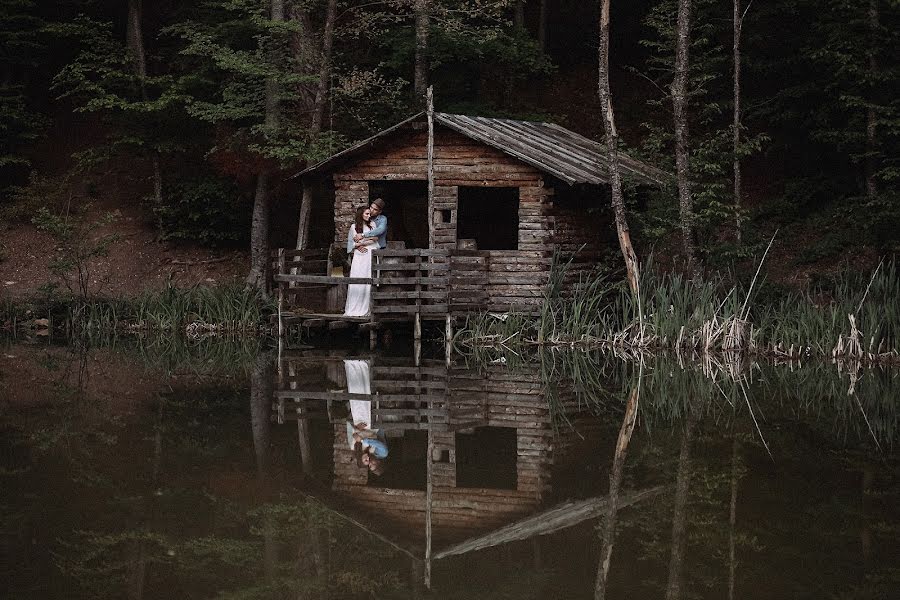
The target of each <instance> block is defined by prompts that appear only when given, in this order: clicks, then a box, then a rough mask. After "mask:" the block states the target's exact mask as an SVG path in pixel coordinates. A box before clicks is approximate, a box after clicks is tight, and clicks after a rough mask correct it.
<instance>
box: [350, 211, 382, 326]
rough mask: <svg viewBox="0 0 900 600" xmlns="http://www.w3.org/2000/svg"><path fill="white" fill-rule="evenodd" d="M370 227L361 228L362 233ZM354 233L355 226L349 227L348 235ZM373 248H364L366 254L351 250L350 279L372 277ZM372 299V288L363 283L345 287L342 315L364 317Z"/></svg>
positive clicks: (367, 312)
mask: <svg viewBox="0 0 900 600" xmlns="http://www.w3.org/2000/svg"><path fill="white" fill-rule="evenodd" d="M370 229H371V228H370V227H363V233H365V232H366V231H369V230H370ZM355 233H356V225H351V226H350V235H351V236H353V235H354V234H355ZM374 249H375V246H374V245H372V246H366V252H364V253H363V252H360V251H359V250H357V249H354V250H353V257H352V258H351V259H350V260H351V262H350V277H371V276H372V250H374ZM371 298H372V286H371V285H368V284H365V283H351V284H350V285H348V286H347V304H345V305H344V314H345V315H346V316H348V317H365V316H367V315H368V314H369V302H370V300H371Z"/></svg>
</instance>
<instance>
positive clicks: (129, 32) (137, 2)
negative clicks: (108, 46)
mask: <svg viewBox="0 0 900 600" xmlns="http://www.w3.org/2000/svg"><path fill="white" fill-rule="evenodd" d="M143 17H144V6H143V0H128V22H127V24H126V26H125V41H126V45H127V47H128V52H129V54H130V55H131V60H132V62H133V65H134V74H135V75H137V77H138V81H139V82H140V88H141V99H142V100H143V101H144V102H146V101H147V100H148V96H147V53H146V51H145V49H144V32H143V21H144V18H143ZM150 161H151V163H152V165H153V200H154V202H155V203H156V206H161V205H162V168H161V167H160V166H159V163H160V158H159V150H154V151H153V155H152V156H151V159H150Z"/></svg>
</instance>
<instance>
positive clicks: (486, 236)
mask: <svg viewBox="0 0 900 600" xmlns="http://www.w3.org/2000/svg"><path fill="white" fill-rule="evenodd" d="M433 131H434V137H433V140H434V141H433V147H434V151H433V163H432V164H433V193H432V195H431V197H430V198H429V190H428V188H429V185H428V184H429V177H428V175H429V172H428V165H429V161H428V126H427V119H426V115H425V114H424V113H420V114H418V115H415V116H413V117H411V118H409V119H407V120H405V121H403V122H402V123H398V124H397V125H395V126H393V127H390V128H389V129H386V130H384V131H382V132H380V133H378V134H377V135H375V136H373V137H371V138H369V139H367V140H364V141H362V142H360V143H358V144H356V145H354V146H352V147H350V148H348V149H346V150H344V151H342V152H339V153H338V154H335V155H334V156H332V157H330V158H328V159H327V160H324V161H322V162H320V163H319V164H316V165H314V166H312V167H310V168H308V169H306V170H305V171H303V172H301V173H299V174H298V176H299V177H301V178H302V182H303V186H304V198H305V199H306V201H305V202H304V204H305V205H306V207H307V209H308V208H309V205H310V204H312V205H319V206H321V205H322V204H327V205H329V206H333V237H332V239H333V242H334V245H335V247H336V248H340V247H342V246H343V245H344V244H345V243H346V239H347V232H348V230H349V227H350V225H351V224H352V223H353V218H354V214H355V211H356V209H357V208H358V207H360V206H364V205H367V204H368V203H369V202H371V201H372V200H373V199H375V198H382V199H384V200H385V202H386V203H387V206H386V209H385V215H386V216H387V217H388V223H389V229H388V236H387V237H388V240H389V244H390V247H389V250H388V251H382V252H381V253H380V254H382V260H381V262H382V263H388V264H392V263H396V262H398V261H399V262H407V263H409V262H418V263H421V262H427V263H430V264H435V263H436V264H439V265H440V264H443V265H446V269H445V270H441V269H437V270H435V269H434V268H430V269H422V270H421V271H416V272H415V273H413V274H414V275H416V276H417V277H424V276H427V275H434V276H441V277H443V278H444V279H445V280H446V281H441V283H440V284H436V285H435V286H434V289H443V288H440V285H441V284H443V283H446V284H448V285H449V286H450V288H452V290H456V291H458V292H460V294H459V295H458V296H457V297H456V298H451V299H450V300H449V301H448V300H446V299H442V302H440V303H438V304H448V306H447V311H448V312H450V313H460V312H462V313H464V312H467V311H469V310H478V309H491V310H498V311H499V310H510V309H515V310H520V311H524V312H529V311H533V310H535V309H536V307H537V306H538V305H539V304H540V302H541V298H542V296H543V293H544V286H545V284H546V282H547V280H548V275H549V273H550V267H551V260H552V257H553V254H554V251H560V252H561V253H562V254H563V255H564V256H571V255H574V254H576V253H578V255H579V260H577V261H576V263H577V264H576V266H575V268H574V269H573V271H572V273H571V276H572V277H573V278H574V277H576V276H577V275H576V271H577V270H580V269H586V268H590V267H591V266H592V265H595V264H596V263H597V260H598V259H599V258H600V257H601V256H602V255H603V254H604V253H609V252H618V248H617V246H616V241H615V240H616V236H615V227H614V224H613V221H612V218H611V211H610V210H609V205H610V193H609V186H608V175H607V173H608V169H607V159H606V152H605V147H604V146H603V145H602V144H600V143H598V142H595V141H593V140H590V139H588V138H585V137H583V136H581V135H579V134H577V133H574V132H572V131H569V130H567V129H565V128H563V127H560V126H558V125H554V124H551V123H538V122H527V121H514V120H509V119H494V118H484V117H469V116H464V115H455V114H446V113H435V114H434V128H433ZM620 162H621V167H622V171H623V175H624V177H625V179H626V180H630V181H632V182H634V183H635V184H636V185H638V186H645V187H646V186H660V185H663V184H664V182H665V181H666V175H665V174H664V173H662V172H661V171H659V170H657V169H655V168H653V167H650V166H648V165H646V164H643V163H641V162H639V161H636V160H633V159H631V158H629V157H627V156H625V155H620ZM314 221H315V219H314ZM301 222H302V223H307V222H308V217H304V216H302V211H301ZM313 225H314V226H316V227H332V223H325V224H322V223H319V224H316V223H315V222H314V223H313ZM303 227H304V225H301V229H303ZM302 237H304V239H306V238H307V237H308V236H302ZM403 251H406V254H403ZM411 251H417V254H415V255H413V254H411ZM316 252H319V253H320V254H319V255H316V256H313V255H314V254H315V253H316ZM397 252H400V254H396V253H397ZM322 253H324V250H301V251H295V250H282V251H281V255H280V258H279V257H276V267H277V269H276V282H279V283H280V284H281V286H282V287H283V288H285V290H286V292H285V293H289V292H288V291H287V290H288V288H289V287H291V288H293V287H295V286H296V285H297V284H298V283H328V282H324V281H311V280H309V274H310V273H315V274H317V275H329V276H330V275H332V274H333V271H334V266H335V265H336V264H337V263H338V262H339V261H336V260H332V259H331V253H329V257H328V261H327V266H326V267H325V269H324V270H314V271H310V270H309V269H305V270H304V269H302V268H301V269H300V271H301V272H302V273H303V274H305V275H306V279H305V280H303V281H300V280H297V279H296V278H295V279H294V280H290V277H289V276H288V273H289V271H291V269H294V271H293V272H296V271H297V262H301V263H303V261H305V260H307V259H315V260H318V261H320V262H319V263H318V264H319V265H324V261H323V259H324V258H325V257H324V255H323V254H322ZM392 253H393V254H392ZM389 256H391V257H393V258H394V259H395V260H391V259H390V258H389ZM404 257H405V258H404ZM279 260H280V262H278V261H279ZM390 268H391V267H388V266H383V267H381V269H390ZM375 269H376V272H375V275H376V276H379V275H381V276H386V275H388V274H389V273H386V272H379V267H378V266H376V267H375ZM404 269H408V267H404ZM426 270H430V271H432V272H428V273H426V272H425V271H426ZM303 274H301V276H300V277H301V279H303ZM397 274H398V275H399V274H400V273H397ZM404 274H405V275H406V276H409V275H410V273H409V272H408V271H406V272H405V273H404ZM448 277H449V279H447V278H448ZM454 277H455V280H454ZM452 290H451V291H452ZM465 291H469V292H478V294H471V295H470V296H469V297H466V294H464V293H462V292H465ZM290 293H293V292H290ZM288 303H289V304H290V301H288ZM331 304H332V306H331V308H332V309H333V310H334V309H336V308H338V307H339V306H340V299H339V298H332V302H331ZM376 304H377V300H376ZM419 304H420V305H421V304H423V303H422V302H419ZM451 305H454V306H455V309H454V306H451ZM437 312H440V311H437Z"/></svg>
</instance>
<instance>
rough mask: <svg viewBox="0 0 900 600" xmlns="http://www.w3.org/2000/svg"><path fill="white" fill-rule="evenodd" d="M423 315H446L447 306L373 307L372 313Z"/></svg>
mask: <svg viewBox="0 0 900 600" xmlns="http://www.w3.org/2000/svg"><path fill="white" fill-rule="evenodd" d="M417 312H419V313H422V314H423V315H424V314H432V315H433V314H446V312H447V305H446V304H423V305H421V306H417V305H412V306H404V305H402V304H401V305H390V304H389V305H387V306H373V307H372V313H373V314H410V315H412V314H415V313H417Z"/></svg>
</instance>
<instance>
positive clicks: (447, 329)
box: [444, 304, 453, 368]
mask: <svg viewBox="0 0 900 600" xmlns="http://www.w3.org/2000/svg"><path fill="white" fill-rule="evenodd" d="M449 310H450V309H449V304H448V308H447V311H448V312H447V317H446V322H445V323H444V358H445V359H446V361H447V367H448V368H449V367H450V352H451V350H452V347H453V318H452V317H451V316H450V312H449Z"/></svg>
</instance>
